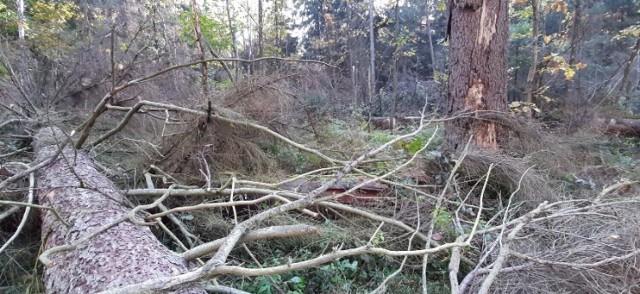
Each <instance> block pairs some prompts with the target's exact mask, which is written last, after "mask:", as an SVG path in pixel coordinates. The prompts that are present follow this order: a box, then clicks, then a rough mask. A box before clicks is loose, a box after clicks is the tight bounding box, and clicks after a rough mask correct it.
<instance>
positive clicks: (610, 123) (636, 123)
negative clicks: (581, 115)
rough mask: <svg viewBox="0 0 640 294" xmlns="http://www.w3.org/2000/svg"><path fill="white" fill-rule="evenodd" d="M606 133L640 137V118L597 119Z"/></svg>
mask: <svg viewBox="0 0 640 294" xmlns="http://www.w3.org/2000/svg"><path fill="white" fill-rule="evenodd" d="M597 123H598V125H599V126H601V127H602V128H603V129H604V131H605V133H609V134H618V135H624V136H633V137H640V119H626V118H621V119H614V118H612V119H603V118H601V119H597Z"/></svg>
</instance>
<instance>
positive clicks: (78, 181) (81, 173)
mask: <svg viewBox="0 0 640 294" xmlns="http://www.w3.org/2000/svg"><path fill="white" fill-rule="evenodd" d="M35 138H36V140H35V142H34V149H35V151H36V154H37V157H38V159H39V160H44V159H47V158H50V157H51V156H54V155H55V154H56V153H57V152H58V150H59V148H60V147H61V145H62V144H63V142H66V137H65V136H64V135H63V133H62V131H60V129H57V128H50V127H46V128H43V129H41V130H40V131H39V132H38V134H37V135H36V137H35ZM38 186H39V191H38V200H39V201H40V204H41V205H46V206H50V207H53V208H55V209H56V210H57V211H58V212H59V214H60V217H61V219H60V218H58V217H56V216H55V214H54V213H52V212H51V211H49V210H43V211H42V239H43V240H44V242H45V244H44V250H45V253H44V254H43V255H42V256H41V260H42V261H43V262H44V263H45V269H44V282H45V288H46V291H47V293H97V292H100V291H104V290H109V289H113V288H118V287H122V286H125V285H130V284H135V283H140V282H143V281H146V280H149V279H154V278H161V277H170V276H173V275H178V274H181V273H184V272H186V271H187V265H186V262H185V261H184V259H183V258H182V257H180V256H178V255H177V254H175V253H174V252H172V251H170V250H169V249H168V248H166V247H165V246H163V245H162V244H161V243H160V242H159V241H158V239H157V238H156V237H155V236H154V235H153V234H152V232H151V230H150V229H149V228H148V227H147V226H140V225H139V222H142V221H143V218H142V217H141V216H140V215H138V214H136V213H135V211H136V210H132V208H131V207H130V206H129V205H128V204H127V200H126V199H125V197H124V195H123V193H122V192H121V191H120V190H119V189H118V188H117V187H116V186H115V185H114V184H113V182H111V181H110V180H109V179H108V178H106V177H105V176H104V175H102V174H101V173H100V172H99V171H98V170H97V169H96V167H95V165H94V163H93V162H92V160H91V159H90V158H89V156H88V155H87V154H86V153H85V152H83V151H79V150H74V149H73V147H71V146H68V147H66V148H64V149H63V151H62V153H60V154H59V156H58V158H57V159H56V160H55V161H54V162H53V163H52V164H51V165H48V166H46V167H45V168H43V169H41V170H40V171H39V175H38ZM134 222H135V223H134ZM178 293H205V292H204V291H203V290H200V289H196V288H191V289H185V290H181V291H179V292H178Z"/></svg>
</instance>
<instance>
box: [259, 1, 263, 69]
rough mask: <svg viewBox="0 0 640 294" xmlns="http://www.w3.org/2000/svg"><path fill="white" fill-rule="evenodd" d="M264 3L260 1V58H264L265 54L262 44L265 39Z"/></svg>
mask: <svg viewBox="0 0 640 294" xmlns="http://www.w3.org/2000/svg"><path fill="white" fill-rule="evenodd" d="M262 1H263V0H258V58H260V57H263V54H264V48H263V46H264V44H262V41H263V38H264V33H263V29H264V11H263V8H262Z"/></svg>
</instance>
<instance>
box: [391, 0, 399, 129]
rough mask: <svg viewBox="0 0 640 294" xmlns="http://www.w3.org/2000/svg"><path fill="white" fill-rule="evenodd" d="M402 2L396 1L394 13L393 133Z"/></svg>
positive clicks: (396, 102)
mask: <svg viewBox="0 0 640 294" xmlns="http://www.w3.org/2000/svg"><path fill="white" fill-rule="evenodd" d="M399 10H400V0H396V9H395V11H394V18H395V27H394V30H393V39H394V47H395V50H393V68H392V70H393V73H392V75H393V97H392V101H391V114H390V115H389V125H390V129H391V132H392V133H393V131H394V129H395V124H396V106H397V104H398V58H399V56H400V46H399V42H400V17H399Z"/></svg>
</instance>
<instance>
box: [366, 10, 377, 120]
mask: <svg viewBox="0 0 640 294" xmlns="http://www.w3.org/2000/svg"><path fill="white" fill-rule="evenodd" d="M373 11H374V10H373V0H369V120H368V124H367V126H368V127H367V130H368V131H369V132H371V117H372V116H373V113H372V112H373V93H375V91H376V70H375V68H376V46H375V42H376V41H375V34H374V27H373Z"/></svg>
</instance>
